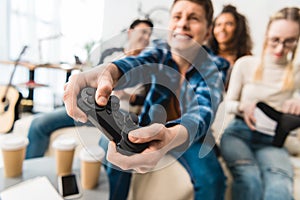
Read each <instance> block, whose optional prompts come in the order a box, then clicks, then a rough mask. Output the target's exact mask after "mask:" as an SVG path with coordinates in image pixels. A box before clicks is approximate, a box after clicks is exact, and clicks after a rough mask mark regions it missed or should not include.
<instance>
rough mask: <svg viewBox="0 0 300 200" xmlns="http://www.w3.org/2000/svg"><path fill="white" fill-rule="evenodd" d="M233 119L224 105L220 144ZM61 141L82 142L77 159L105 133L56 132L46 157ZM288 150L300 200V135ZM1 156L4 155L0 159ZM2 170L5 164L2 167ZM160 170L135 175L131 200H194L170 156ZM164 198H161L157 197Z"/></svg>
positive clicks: (24, 125)
mask: <svg viewBox="0 0 300 200" xmlns="http://www.w3.org/2000/svg"><path fill="white" fill-rule="evenodd" d="M32 118H33V115H29V116H27V115H24V116H22V117H21V119H20V120H17V121H16V122H15V126H14V129H13V132H12V133H13V134H22V135H25V136H26V134H27V130H28V129H29V126H30V123H31V120H32ZM231 118H232V116H230V115H227V114H225V112H224V105H223V104H221V105H220V107H219V110H218V114H217V117H216V120H215V123H214V124H213V126H212V129H213V133H214V136H215V138H216V140H217V143H218V141H219V140H220V137H221V133H222V132H223V130H224V128H225V127H226V124H228V122H229V121H230V119H231ZM58 137H74V138H76V140H77V141H78V144H79V145H78V147H77V148H76V151H75V156H78V152H79V150H80V149H81V148H83V146H85V145H94V144H98V141H99V139H101V133H100V131H99V130H98V129H96V128H93V127H72V128H62V129H59V130H57V131H55V132H54V133H53V134H52V136H51V140H50V145H49V148H48V150H47V152H46V155H45V156H54V151H53V148H52V142H53V141H54V140H55V139H56V138H58ZM285 146H286V147H287V149H288V150H289V152H290V154H291V160H292V162H293V165H294V169H295V179H294V183H295V184H294V193H295V195H294V196H295V200H300V190H299V188H300V134H295V135H293V136H289V137H288V139H287V140H286V143H285ZM0 156H1V155H0ZM163 163H171V164H168V165H167V167H164V168H161V169H160V167H159V166H162V164H163ZM220 163H221V165H222V167H223V169H224V172H225V174H226V176H227V190H226V199H228V200H229V199H230V196H231V194H230V185H231V184H230V183H231V180H232V179H231V175H230V173H229V171H228V170H227V168H226V165H225V164H224V162H223V160H222V158H220ZM0 166H1V163H0ZM159 166H158V168H159V169H157V170H154V171H153V172H149V173H147V174H133V177H132V182H131V188H130V192H129V197H128V200H140V199H142V200H148V199H149V200H150V199H156V200H160V199H161V200H165V199H184V200H190V199H191V200H192V199H193V186H192V183H191V181H190V179H189V175H188V174H187V172H186V170H185V169H184V168H183V167H182V166H181V165H180V164H179V162H177V161H176V160H174V159H173V158H172V157H169V156H166V157H165V158H164V159H163V160H162V161H161V162H160V165H159ZM157 194H160V195H157Z"/></svg>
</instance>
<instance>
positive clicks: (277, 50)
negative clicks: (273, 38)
mask: <svg viewBox="0 0 300 200" xmlns="http://www.w3.org/2000/svg"><path fill="white" fill-rule="evenodd" d="M283 50H284V44H283V43H282V42H281V43H279V44H278V45H277V46H276V47H275V51H276V52H283Z"/></svg>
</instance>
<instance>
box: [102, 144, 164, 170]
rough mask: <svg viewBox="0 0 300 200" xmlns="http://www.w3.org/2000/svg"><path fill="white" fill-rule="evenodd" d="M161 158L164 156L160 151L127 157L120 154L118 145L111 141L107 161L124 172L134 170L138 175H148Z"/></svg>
mask: <svg viewBox="0 0 300 200" xmlns="http://www.w3.org/2000/svg"><path fill="white" fill-rule="evenodd" d="M161 157H162V155H161V153H160V152H158V151H155V152H148V153H144V152H143V153H140V154H134V155H131V156H125V155H122V154H120V153H118V152H117V149H116V144H115V143H114V142H112V141H110V142H109V144H108V149H107V157H106V159H107V160H108V161H109V162H110V163H112V164H114V165H116V166H118V167H120V168H121V169H122V170H134V171H136V172H138V173H146V172H149V171H151V170H152V169H153V168H154V167H155V166H156V164H157V163H158V161H159V160H160V159H161Z"/></svg>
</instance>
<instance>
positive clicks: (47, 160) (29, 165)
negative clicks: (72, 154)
mask: <svg viewBox="0 0 300 200" xmlns="http://www.w3.org/2000/svg"><path fill="white" fill-rule="evenodd" d="M79 166H80V162H79V160H78V159H74V163H73V172H74V173H75V174H77V175H78V176H79V177H80V168H79ZM37 176H47V177H48V179H49V180H50V182H51V183H52V185H53V186H54V187H55V188H56V189H57V175H56V169H55V158H53V157H43V158H36V159H29V160H25V161H24V163H23V174H22V175H21V176H19V177H16V178H6V177H4V172H3V167H2V168H0V191H3V190H4V189H6V188H8V187H9V186H12V185H15V184H17V183H20V182H22V181H25V180H28V179H31V178H34V177H37ZM108 197H109V183H108V179H107V175H106V172H105V170H104V168H103V166H102V168H101V175H100V177H99V182H98V186H97V187H96V188H94V189H92V190H84V189H83V195H82V197H81V198H80V199H82V200H83V199H84V200H95V199H101V200H105V199H108Z"/></svg>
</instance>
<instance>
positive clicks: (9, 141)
mask: <svg viewBox="0 0 300 200" xmlns="http://www.w3.org/2000/svg"><path fill="white" fill-rule="evenodd" d="M28 143H29V141H28V138H26V137H23V136H19V135H14V134H6V135H3V136H2V137H1V138H0V148H1V149H3V150H18V149H22V148H23V147H26V146H27V145H28Z"/></svg>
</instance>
